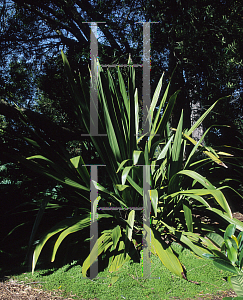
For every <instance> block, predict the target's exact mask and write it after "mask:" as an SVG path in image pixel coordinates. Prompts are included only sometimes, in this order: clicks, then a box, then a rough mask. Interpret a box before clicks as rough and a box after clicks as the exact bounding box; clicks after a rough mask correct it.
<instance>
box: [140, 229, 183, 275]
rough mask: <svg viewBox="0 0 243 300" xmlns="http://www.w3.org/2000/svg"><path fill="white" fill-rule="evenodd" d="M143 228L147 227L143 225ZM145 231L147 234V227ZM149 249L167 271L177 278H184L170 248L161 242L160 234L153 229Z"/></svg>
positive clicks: (178, 262) (181, 269) (179, 264)
mask: <svg viewBox="0 0 243 300" xmlns="http://www.w3.org/2000/svg"><path fill="white" fill-rule="evenodd" d="M145 227H147V226H146V225H145ZM146 230H147V232H148V231H149V230H150V229H149V228H148V227H147V228H146ZM151 248H153V251H154V252H155V253H156V254H157V255H158V257H159V259H160V260H161V262H162V263H163V264H164V265H165V267H166V268H167V269H169V270H170V271H171V272H172V273H174V274H176V275H177V276H179V277H181V278H184V276H185V275H184V272H183V268H182V266H181V263H180V261H179V260H178V258H177V257H176V256H175V254H174V253H173V251H172V249H171V248H170V246H168V245H166V243H165V242H164V241H162V239H161V237H160V234H159V233H158V232H157V231H156V230H155V229H154V228H151ZM183 275H184V276H183Z"/></svg>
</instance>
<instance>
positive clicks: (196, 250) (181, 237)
mask: <svg viewBox="0 0 243 300" xmlns="http://www.w3.org/2000/svg"><path fill="white" fill-rule="evenodd" d="M190 234H191V232H190ZM175 235H176V237H177V238H178V239H179V240H180V241H181V242H182V243H184V244H185V245H186V246H188V247H189V248H191V250H192V251H193V252H194V253H195V254H196V255H198V256H200V257H202V258H203V257H204V254H205V253H208V254H211V253H210V252H209V251H208V250H207V249H205V248H203V247H199V246H198V245H195V244H194V243H193V242H192V241H191V240H190V239H189V238H188V237H187V236H185V232H178V231H176V232H175Z"/></svg>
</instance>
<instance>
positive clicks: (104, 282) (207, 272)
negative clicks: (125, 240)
mask: <svg viewBox="0 0 243 300" xmlns="http://www.w3.org/2000/svg"><path fill="white" fill-rule="evenodd" d="M172 247H173V249H174V250H175V252H176V253H178V255H179V259H180V260H181V262H182V264H183V265H184V266H185V268H186V272H187V279H188V281H186V280H184V279H181V278H179V277H177V276H175V275H173V274H172V273H170V272H169V271H168V270H167V269H166V268H165V267H164V266H163V265H162V264H161V262H160V260H159V258H158V257H156V256H154V255H152V264H151V272H152V274H151V277H156V278H158V279H153V278H151V279H143V278H142V277H143V273H142V265H141V263H140V264H138V263H131V262H128V263H126V264H125V265H124V266H123V268H122V269H121V270H119V271H118V272H117V273H116V274H114V273H113V274H111V273H109V272H108V271H103V272H100V273H99V277H100V278H99V279H94V280H89V279H85V278H83V277H82V274H81V270H82V268H81V266H80V265H79V264H77V262H75V261H74V262H73V263H72V264H70V265H66V266H64V267H62V268H60V269H57V270H54V269H53V270H38V268H37V271H35V273H34V275H33V276H32V275H31V273H23V274H21V275H17V276H13V278H14V279H16V280H18V281H25V282H38V283H40V284H41V285H42V288H43V289H46V290H60V291H62V292H63V295H64V296H65V295H70V294H71V295H75V296H73V298H74V299H94V298H96V299H99V300H109V299H110V300H114V299H129V300H133V299H134V300H137V299H178V298H180V299H187V298H189V299H193V298H194V297H198V296H200V295H203V294H204V295H205V294H207V295H208V296H209V298H208V299H210V294H211V295H212V294H216V293H217V292H218V291H226V290H229V289H230V286H229V284H228V283H227V282H226V281H225V277H226V276H228V275H230V274H228V273H226V272H223V271H220V270H219V269H217V268H215V267H214V266H213V264H212V262H211V261H210V260H205V259H201V258H198V257H196V256H195V255H193V254H192V253H191V252H190V251H189V250H187V249H184V248H182V247H181V246H180V245H178V244H173V245H172Z"/></svg>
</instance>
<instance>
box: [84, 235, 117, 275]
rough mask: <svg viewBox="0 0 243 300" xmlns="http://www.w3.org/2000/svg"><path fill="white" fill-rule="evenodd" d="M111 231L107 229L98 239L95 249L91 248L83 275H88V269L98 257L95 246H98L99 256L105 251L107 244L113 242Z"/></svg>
mask: <svg viewBox="0 0 243 300" xmlns="http://www.w3.org/2000/svg"><path fill="white" fill-rule="evenodd" d="M111 239H112V238H111V231H107V232H105V233H103V234H102V235H101V236H100V237H99V238H98V240H97V241H96V243H95V245H94V247H93V249H92V250H91V253H90V254H89V256H88V257H87V258H86V259H85V261H84V263H83V266H82V275H83V277H86V273H87V271H88V269H89V268H90V266H91V265H92V264H93V263H94V262H95V260H96V258H97V257H95V255H94V254H95V253H94V252H95V248H96V247H97V246H98V256H99V255H100V254H101V253H102V252H103V251H105V249H107V248H106V246H107V245H108V244H109V243H110V242H111Z"/></svg>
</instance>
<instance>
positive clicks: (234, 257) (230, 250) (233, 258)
mask: <svg viewBox="0 0 243 300" xmlns="http://www.w3.org/2000/svg"><path fill="white" fill-rule="evenodd" d="M224 242H225V245H226V248H227V255H228V258H229V260H230V261H231V263H232V265H234V264H235V262H236V260H237V251H236V250H235V248H234V247H233V245H232V243H231V241H230V240H229V239H226V240H225V241H224Z"/></svg>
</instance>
